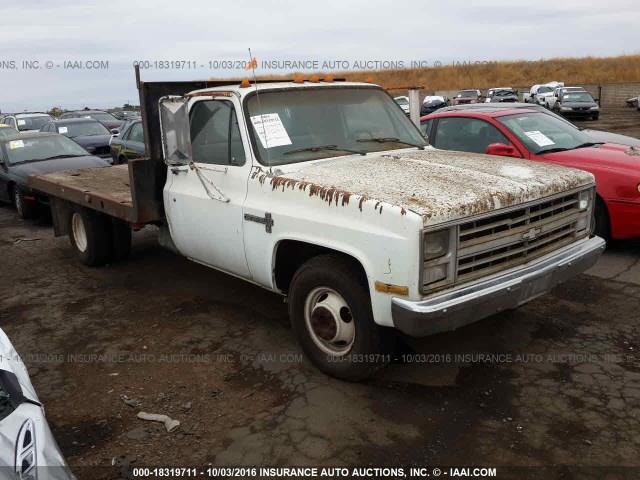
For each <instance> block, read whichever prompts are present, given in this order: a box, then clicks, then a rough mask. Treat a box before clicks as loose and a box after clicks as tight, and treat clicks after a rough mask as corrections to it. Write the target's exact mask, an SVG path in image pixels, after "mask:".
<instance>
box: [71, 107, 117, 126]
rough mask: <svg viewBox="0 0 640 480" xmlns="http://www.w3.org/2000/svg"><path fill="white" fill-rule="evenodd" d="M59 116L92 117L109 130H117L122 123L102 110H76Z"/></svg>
mask: <svg viewBox="0 0 640 480" xmlns="http://www.w3.org/2000/svg"><path fill="white" fill-rule="evenodd" d="M60 118H61V119H62V118H93V119H94V120H97V121H99V122H100V123H101V124H103V125H104V126H105V127H107V128H108V129H109V130H114V129H116V130H119V129H120V127H122V123H123V122H122V120H118V119H117V118H116V117H114V116H113V115H111V114H110V113H108V112H103V111H102V110H78V111H76V112H64V113H63V114H62V115H60Z"/></svg>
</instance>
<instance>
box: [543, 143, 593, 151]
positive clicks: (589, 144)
mask: <svg viewBox="0 0 640 480" xmlns="http://www.w3.org/2000/svg"><path fill="white" fill-rule="evenodd" d="M603 143H604V142H585V143H581V144H580V145H576V146H575V147H571V148H568V147H556V148H547V149H546V150H541V151H539V152H538V154H542V153H553V152H566V151H567V150H576V149H578V148H587V147H595V146H596V145H602V144H603Z"/></svg>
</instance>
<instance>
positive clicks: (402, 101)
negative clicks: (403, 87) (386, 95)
mask: <svg viewBox="0 0 640 480" xmlns="http://www.w3.org/2000/svg"><path fill="white" fill-rule="evenodd" d="M393 99H394V100H395V101H396V103H397V104H398V105H399V106H400V108H401V109H402V111H403V112H404V113H405V114H407V115H409V113H410V112H409V97H407V96H406V95H401V96H399V97H394V98H393Z"/></svg>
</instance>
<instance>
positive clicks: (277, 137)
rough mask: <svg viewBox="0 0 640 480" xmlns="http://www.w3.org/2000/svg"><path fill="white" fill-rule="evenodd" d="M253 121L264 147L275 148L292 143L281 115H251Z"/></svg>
mask: <svg viewBox="0 0 640 480" xmlns="http://www.w3.org/2000/svg"><path fill="white" fill-rule="evenodd" d="M251 123H253V128H254V129H255V130H256V133H257V134H258V137H259V138H260V143H262V147H263V148H274V147H280V146H282V145H291V139H290V138H289V134H288V133H287V130H286V129H285V128H284V125H283V124H282V121H281V120H280V115H278V114H277V113H265V114H263V115H256V116H254V117H251Z"/></svg>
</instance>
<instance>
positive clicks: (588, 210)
mask: <svg viewBox="0 0 640 480" xmlns="http://www.w3.org/2000/svg"><path fill="white" fill-rule="evenodd" d="M593 196H594V191H593V189H589V190H584V191H582V192H580V193H579V194H578V208H579V209H580V211H581V212H585V213H584V214H583V215H581V216H580V217H579V218H578V220H577V222H576V231H577V232H582V231H584V230H586V231H587V232H589V231H591V224H592V221H591V217H592V216H593Z"/></svg>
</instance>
